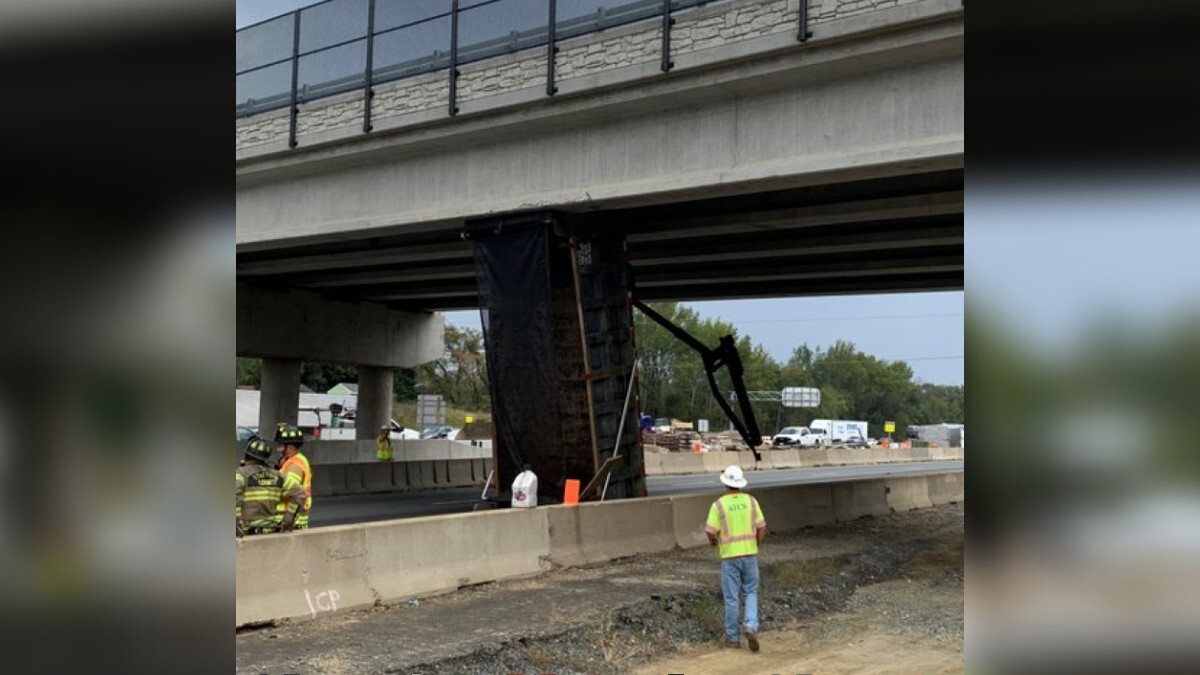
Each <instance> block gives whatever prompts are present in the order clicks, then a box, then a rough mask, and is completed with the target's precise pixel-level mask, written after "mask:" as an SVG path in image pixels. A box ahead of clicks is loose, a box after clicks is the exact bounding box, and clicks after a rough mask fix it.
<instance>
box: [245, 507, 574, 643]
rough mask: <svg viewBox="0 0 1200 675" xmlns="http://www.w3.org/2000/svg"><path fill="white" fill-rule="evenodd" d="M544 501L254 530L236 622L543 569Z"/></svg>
mask: <svg viewBox="0 0 1200 675" xmlns="http://www.w3.org/2000/svg"><path fill="white" fill-rule="evenodd" d="M547 515H548V514H547V512H546V510H545V509H504V510H502V511H489V512H481V513H465V514H457V515H450V516H432V517H425V518H411V519H408V520H398V521H390V522H386V523H368V524H365V525H345V526H340V527H323V528H320V529H317V530H307V531H303V532H294V533H289V534H280V535H270V536H265V537H250V538H247V539H242V540H240V541H239V542H238V545H237V554H236V558H237V609H236V612H235V614H236V622H237V625H238V626H244V625H247V624H252V623H259V622H264V621H270V620H274V619H281V618H303V617H310V618H311V617H315V616H317V615H318V614H322V613H328V612H332V611H337V610H339V609H350V608H354V607H364V606H370V605H372V604H374V603H375V601H376V600H380V601H386V600H389V599H399V598H403V597H411V596H415V595H427V594H431V593H438V592H444V591H448V590H454V589H456V588H458V587H460V586H462V585H466V584H473V583H481V582H485V581H495V580H499V579H512V578H516V577H522V576H528V575H532V574H537V573H539V572H542V571H545V570H546V569H549V564H548V563H547V562H546V561H547V560H548V557H549V553H550V542H549V527H548V525H547Z"/></svg>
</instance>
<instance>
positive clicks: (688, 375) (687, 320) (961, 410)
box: [237, 303, 966, 437]
mask: <svg viewBox="0 0 1200 675" xmlns="http://www.w3.org/2000/svg"><path fill="white" fill-rule="evenodd" d="M653 307H654V309H655V310H656V311H658V312H659V313H660V314H662V315H663V316H665V317H667V318H668V319H670V320H671V321H672V322H674V323H675V324H676V325H678V326H680V327H682V328H683V329H684V330H686V331H687V332H689V333H691V334H692V335H694V336H695V337H696V338H697V339H698V340H700V342H702V343H704V344H705V345H708V346H710V347H715V346H716V345H717V343H718V340H719V339H720V338H721V337H722V336H725V335H732V336H734V339H735V341H736V344H737V348H738V353H739V354H740V356H741V359H742V364H743V366H744V369H745V382H746V387H747V389H749V390H751V391H766V392H771V391H774V392H778V391H780V390H781V389H782V388H784V387H792V386H795V387H816V388H818V389H820V390H821V405H820V407H818V408H784V407H782V406H780V404H779V403H774V402H756V403H754V404H753V407H754V412H755V417H756V418H757V420H758V423H759V428H760V430H761V431H762V433H763V435H764V436H769V435H771V434H773V433H775V432H777V431H778V430H779V429H780V428H782V427H784V426H788V425H804V424H808V423H809V422H810V421H812V420H813V419H823V418H828V419H853V420H866V421H867V422H868V423H869V424H870V433H871V434H872V435H873V436H876V437H881V436H883V423H884V422H885V421H894V422H896V429H897V432H898V433H899V434H901V435H902V434H903V431H904V428H905V426H907V425H909V424H936V423H939V422H957V423H964V424H965V422H966V419H965V416H966V415H965V390H964V387H962V386H961V385H959V386H951V385H936V384H927V383H920V382H915V381H914V380H913V372H912V368H910V367H909V365H908V364H906V363H904V362H902V361H890V362H889V361H882V360H880V359H877V358H876V357H874V356H871V355H869V354H865V353H863V352H861V351H859V350H858V349H857V348H856V347H855V346H854V344H853V343H850V342H845V341H837V342H835V343H834V344H832V345H830V346H829V347H828V348H823V349H822V348H816V349H814V348H812V347H810V346H809V345H807V344H801V345H799V346H797V347H796V348H794V349H793V350H792V354H791V356H790V357H789V358H788V359H787V361H785V362H782V363H781V362H779V361H777V360H775V359H774V358H773V357H772V356H771V355H770V354H769V353H768V352H767V351H766V349H764V348H763V347H762V345H759V344H755V343H754V342H753V341H752V340H751V339H750V336H748V335H744V334H739V331H738V330H737V328H736V327H734V326H733V325H732V324H730V323H728V322H724V321H719V320H715V319H707V318H702V317H701V316H700V315H699V314H698V313H697V312H696V311H695V310H694V309H691V308H689V307H683V306H681V305H679V304H678V303H655V304H654V305H653ZM634 327H635V331H636V333H635V335H636V341H637V351H638V355H639V358H640V361H639V375H638V379H639V387H638V393H639V394H640V396H641V401H642V410H643V411H645V412H647V413H649V414H651V415H653V416H654V417H676V418H679V419H684V420H689V421H694V420H697V419H707V420H709V421H710V428H711V429H712V430H714V431H720V430H723V429H725V428H727V422H726V420H725V417H724V414H723V413H722V412H721V410H720V407H719V405H718V404H717V402H716V401H715V400H714V398H713V394H712V393H711V391H710V388H709V384H708V381H707V378H706V377H705V374H704V368H703V365H702V364H701V361H700V356H699V355H698V354H696V352H694V351H693V350H692V349H691V348H690V347H688V346H687V345H685V344H684V343H682V342H680V341H679V340H678V339H676V338H675V337H674V336H673V335H671V334H670V333H668V332H667V331H666V330H665V329H663V328H662V327H660V326H659V325H658V324H656V323H654V322H653V321H651V320H649V319H647V318H646V317H645V316H644V315H643V314H642V313H641V312H635V315H634ZM445 335H446V349H445V351H444V352H443V354H442V357H441V358H440V359H438V360H437V361H434V362H432V363H428V364H425V365H422V366H420V367H418V368H414V369H405V368H397V369H396V371H395V382H394V385H395V386H394V393H395V397H396V400H397V401H414V400H416V398H417V395H418V394H419V393H421V392H425V393H429V394H441V395H442V396H444V397H445V398H446V400H447V402H448V403H449V404H450V405H452V406H454V407H457V408H462V409H466V410H477V411H485V410H490V409H491V396H490V392H489V391H488V380H487V361H486V358H485V354H484V352H485V350H484V340H483V335H482V333H481V332H480V331H478V330H474V329H469V328H458V327H455V326H446V333H445ZM261 367H262V366H261V362H260V361H259V360H257V359H243V358H239V359H238V360H237V381H238V384H239V385H251V386H254V387H258V386H259V384H260V382H261ZM300 381H301V383H303V384H305V385H306V386H308V387H309V388H311V389H312V390H313V391H317V392H324V391H328V390H329V389H330V388H331V387H333V386H334V385H336V384H337V383H339V382H357V381H358V375H357V372H356V371H355V369H354V368H353V367H352V366H340V365H333V364H318V363H304V364H303V365H302V368H301V376H300ZM717 382H718V391H719V392H720V393H721V395H722V396H724V397H725V398H726V400H728V396H729V392H731V391H733V386H732V383H731V382H730V381H729V377H728V375H727V372H726V371H725V370H722V371H721V372H720V373H719V374H718V377H717ZM734 409H735V410H736V409H737V406H736V405H735V406H734Z"/></svg>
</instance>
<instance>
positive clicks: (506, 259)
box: [467, 213, 646, 503]
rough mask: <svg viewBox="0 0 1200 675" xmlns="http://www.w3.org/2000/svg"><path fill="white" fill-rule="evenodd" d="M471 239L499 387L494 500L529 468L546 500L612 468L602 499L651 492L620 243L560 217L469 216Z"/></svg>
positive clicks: (495, 388)
mask: <svg viewBox="0 0 1200 675" xmlns="http://www.w3.org/2000/svg"><path fill="white" fill-rule="evenodd" d="M467 236H468V237H469V238H470V239H471V241H472V242H473V243H474V245H475V246H474V248H475V262H476V269H477V278H478V280H479V296H480V312H481V318H482V323H483V328H484V339H485V343H486V348H487V359H488V380H489V385H490V387H491V393H492V411H493V423H494V427H495V443H494V445H493V452H494V453H495V458H494V466H495V467H496V480H495V482H494V483H493V485H494V488H493V489H494V490H495V492H494V493H493V494H494V496H496V497H497V498H500V499H504V498H506V497H507V494H508V491H509V490H510V489H511V485H512V480H513V478H514V477H515V476H516V475H517V473H519V472H520V471H521V468H522V466H523V465H524V464H530V465H531V466H532V467H533V470H534V472H535V473H537V475H538V488H539V496H538V499H539V501H540V502H542V503H557V502H560V501H561V500H562V496H563V488H564V486H565V482H566V481H567V480H569V479H576V480H579V481H580V485H581V487H586V486H587V485H588V484H589V482H591V481H592V479H593V478H597V480H598V482H599V483H603V480H604V478H605V476H606V475H608V474H607V473H605V472H606V471H611V478H610V479H609V485H608V491H607V493H606V495H607V496H606V498H608V499H613V498H622V497H641V496H645V494H646V493H645V471H644V467H643V464H642V446H641V442H640V438H639V435H638V417H639V407H640V404H639V400H638V398H637V397H636V395H635V396H632V397H629V404H628V406H626V405H625V401H626V393H627V390H628V388H629V387H630V386H631V378H630V374H631V368H632V365H633V361H634V356H635V355H634V347H633V330H632V309H631V306H630V304H629V302H628V300H629V297H628V294H629V282H628V275H627V273H626V263H625V256H624V240H623V239H622V238H620V237H613V236H607V237H601V236H596V235H592V234H590V233H579V232H574V233H573V232H570V231H569V228H568V227H567V226H566V225H565V224H564V223H563V222H562V220H561V219H560V217H559V216H558V215H557V214H553V213H532V214H521V215H515V216H503V217H499V218H488V219H482V220H479V221H471V222H468V223H467ZM632 386H633V387H634V388H635V394H636V381H632ZM623 413H624V415H625V418H626V419H625V425H624V428H623V430H621V433H620V440H619V441H618V429H619V428H620V420H621V417H622V414H623ZM614 451H615V452H614ZM614 454H615V455H617V459H616V460H613V461H609V460H610V458H611V457H612V456H613V455H614ZM581 497H586V494H585V495H581Z"/></svg>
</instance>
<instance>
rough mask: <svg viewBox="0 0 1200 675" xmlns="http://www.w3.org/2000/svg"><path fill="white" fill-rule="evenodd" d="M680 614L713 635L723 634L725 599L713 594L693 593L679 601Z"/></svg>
mask: <svg viewBox="0 0 1200 675" xmlns="http://www.w3.org/2000/svg"><path fill="white" fill-rule="evenodd" d="M679 612H680V614H681V615H682V616H683V617H684V618H686V619H688V620H689V621H694V622H696V623H698V624H700V626H701V627H702V628H703V629H704V630H705V631H707V632H710V633H713V634H714V635H724V634H725V601H724V600H723V599H721V598H719V597H717V596H713V595H708V594H705V595H695V596H691V597H688V598H686V599H684V600H683V601H682V602H680V603H679Z"/></svg>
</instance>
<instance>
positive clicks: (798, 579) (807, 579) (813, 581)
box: [764, 558, 841, 589]
mask: <svg viewBox="0 0 1200 675" xmlns="http://www.w3.org/2000/svg"><path fill="white" fill-rule="evenodd" d="M840 570H841V566H840V565H838V563H837V561H836V560H835V559H833V558H816V559H815V560H804V561H800V560H788V561H786V562H781V563H776V564H774V565H771V566H770V567H769V568H767V570H766V571H765V572H766V573H765V574H764V577H766V579H765V581H764V583H769V584H771V585H772V586H774V587H776V588H788V589H804V588H814V587H816V586H818V585H820V583H821V582H822V581H824V580H825V579H827V578H829V577H831V576H834V575H835V574H837V573H838V572H839V571H840Z"/></svg>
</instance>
